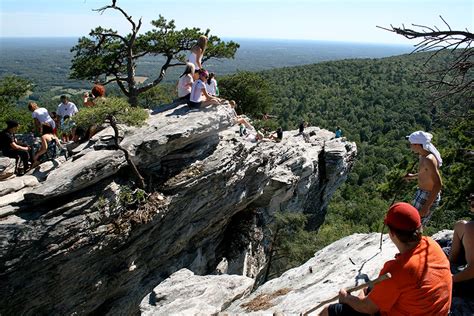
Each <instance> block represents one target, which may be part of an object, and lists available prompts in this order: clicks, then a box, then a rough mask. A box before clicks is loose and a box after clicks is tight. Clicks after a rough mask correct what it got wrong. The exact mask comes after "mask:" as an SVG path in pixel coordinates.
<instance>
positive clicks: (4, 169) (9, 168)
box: [0, 157, 15, 180]
mask: <svg viewBox="0 0 474 316" xmlns="http://www.w3.org/2000/svg"><path fill="white" fill-rule="evenodd" d="M14 173H15V159H12V158H8V157H0V180H3V179H6V178H8V177H10V176H11V175H13V174H14Z"/></svg>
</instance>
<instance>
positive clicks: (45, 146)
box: [33, 137, 48, 162]
mask: <svg viewBox="0 0 474 316" xmlns="http://www.w3.org/2000/svg"><path fill="white" fill-rule="evenodd" d="M47 150H48V142H47V141H46V138H45V137H41V147H40V149H39V150H38V151H37V152H36V154H35V156H34V157H33V162H36V161H38V158H39V157H41V155H42V154H44V153H45V152H46V151H47Z"/></svg>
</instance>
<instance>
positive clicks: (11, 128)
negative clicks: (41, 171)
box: [0, 120, 30, 172]
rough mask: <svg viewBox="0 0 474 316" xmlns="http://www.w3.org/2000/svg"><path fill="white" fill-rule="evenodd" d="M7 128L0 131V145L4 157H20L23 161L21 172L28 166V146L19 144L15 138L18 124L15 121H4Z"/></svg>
mask: <svg viewBox="0 0 474 316" xmlns="http://www.w3.org/2000/svg"><path fill="white" fill-rule="evenodd" d="M6 123H7V128H5V129H4V130H3V131H1V132H0V147H1V149H2V153H3V155H4V156H5V157H9V158H15V159H20V160H21V161H22V163H23V172H26V171H28V169H29V168H30V163H29V160H30V155H29V151H30V147H28V146H23V145H21V144H19V143H18V142H17V140H16V138H15V133H16V132H17V131H18V127H19V124H18V122H17V121H13V120H8V121H6Z"/></svg>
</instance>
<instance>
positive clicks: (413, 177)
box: [403, 173, 418, 180]
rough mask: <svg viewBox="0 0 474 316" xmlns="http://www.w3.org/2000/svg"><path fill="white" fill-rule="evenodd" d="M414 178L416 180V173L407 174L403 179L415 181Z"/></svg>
mask: <svg viewBox="0 0 474 316" xmlns="http://www.w3.org/2000/svg"><path fill="white" fill-rule="evenodd" d="M416 178H418V173H407V174H406V175H405V176H404V177H403V179H405V180H415V179H416Z"/></svg>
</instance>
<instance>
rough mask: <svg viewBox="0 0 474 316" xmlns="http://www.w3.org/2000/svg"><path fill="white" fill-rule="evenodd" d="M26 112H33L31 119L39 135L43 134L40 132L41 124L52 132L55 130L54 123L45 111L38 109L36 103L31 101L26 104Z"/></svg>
mask: <svg viewBox="0 0 474 316" xmlns="http://www.w3.org/2000/svg"><path fill="white" fill-rule="evenodd" d="M28 110H30V112H33V113H32V114H31V116H32V117H33V120H34V124H35V127H36V130H37V132H38V133H39V134H42V133H43V132H42V130H41V127H42V126H43V124H48V125H49V126H51V128H52V129H53V130H54V129H55V128H56V123H55V122H54V120H53V118H52V117H51V116H50V115H49V112H48V110H47V109H45V108H40V107H38V104H36V102H33V101H31V102H30V103H28Z"/></svg>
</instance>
